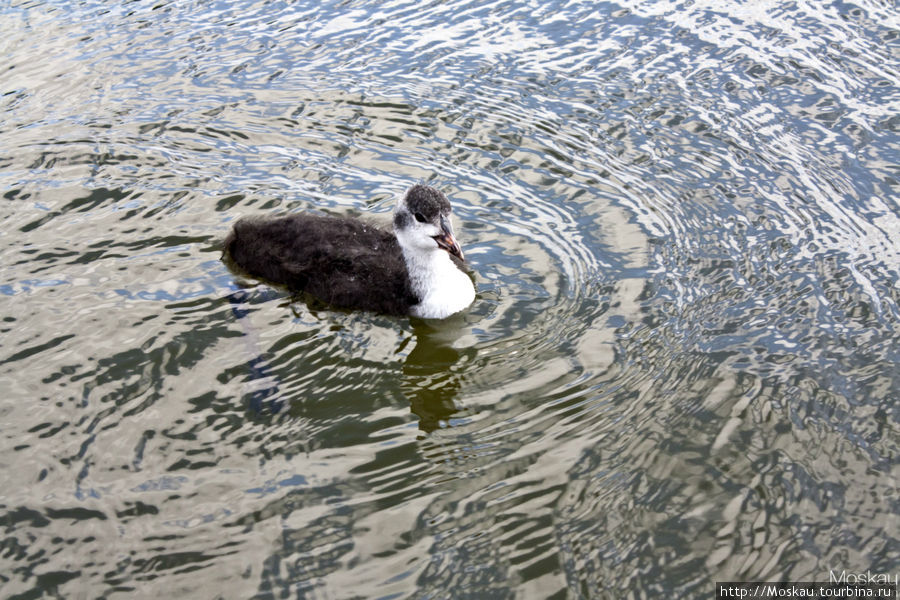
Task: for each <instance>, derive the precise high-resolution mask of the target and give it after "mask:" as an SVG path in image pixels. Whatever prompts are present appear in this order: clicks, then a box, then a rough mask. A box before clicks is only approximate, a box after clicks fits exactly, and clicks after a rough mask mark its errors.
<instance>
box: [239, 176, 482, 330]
mask: <svg viewBox="0 0 900 600" xmlns="http://www.w3.org/2000/svg"><path fill="white" fill-rule="evenodd" d="M450 212H451V206H450V201H449V200H448V198H447V196H446V195H445V194H444V193H443V192H441V191H440V190H438V189H436V188H434V187H431V186H428V185H424V184H416V185H413V186H412V187H410V188H409V189H408V190H407V191H406V193H405V194H404V195H403V196H402V197H401V198H400V199H399V200H398V202H397V204H396V207H395V209H394V213H393V227H392V230H391V231H388V230H386V229H382V228H381V227H378V226H375V225H372V224H370V223H368V222H367V221H365V220H363V219H356V218H349V217H334V216H322V215H313V214H304V213H298V214H292V215H287V216H281V217H274V218H265V217H246V218H242V219H239V220H238V221H237V222H236V223H235V224H234V226H233V228H232V230H231V232H230V233H229V235H228V237H227V238H226V239H225V243H224V250H225V255H226V257H228V258H230V261H231V262H232V263H233V264H234V265H236V266H237V267H239V268H240V270H243V271H244V272H246V273H247V274H249V275H251V276H253V277H255V278H258V279H262V280H265V281H268V282H271V283H274V284H279V285H283V286H286V287H287V288H288V289H289V290H291V291H292V292H302V293H306V294H309V295H310V296H312V297H314V298H317V299H319V300H321V301H323V302H324V303H326V304H327V305H330V306H331V307H333V308H336V309H343V310H362V311H369V312H375V313H382V314H388V315H397V316H407V315H408V316H413V317H418V318H421V319H445V318H447V317H449V316H451V315H453V314H456V313H459V312H461V311H463V310H465V309H466V308H468V307H469V306H470V305H471V304H472V302H473V301H474V300H475V286H474V284H473V282H472V278H471V277H470V276H469V274H468V273H467V271H466V269H465V265H466V263H465V258H464V256H463V252H462V249H461V248H460V245H459V242H457V240H456V236H455V235H454V233H453V225H452V224H451V221H450Z"/></svg>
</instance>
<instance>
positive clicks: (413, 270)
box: [403, 250, 475, 319]
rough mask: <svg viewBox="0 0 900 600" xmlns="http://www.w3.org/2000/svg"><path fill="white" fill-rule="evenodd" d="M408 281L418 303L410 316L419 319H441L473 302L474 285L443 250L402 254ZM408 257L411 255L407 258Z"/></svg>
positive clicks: (411, 310) (405, 252)
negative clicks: (416, 296) (407, 271)
mask: <svg viewBox="0 0 900 600" xmlns="http://www.w3.org/2000/svg"><path fill="white" fill-rule="evenodd" d="M403 254H404V258H406V267H407V269H408V270H409V276H410V281H411V283H412V288H413V290H414V291H415V292H416V295H418V296H419V298H421V301H420V302H419V303H418V304H416V305H415V306H413V307H412V308H411V309H410V313H411V314H412V315H413V316H415V317H419V318H422V319H444V318H446V317H449V316H450V315H452V314H454V313H458V312H459V311H461V310H463V309H465V308H467V307H468V306H469V305H470V304H472V302H473V301H474V300H475V286H473V285H472V280H471V279H469V276H468V275H466V274H465V273H463V272H462V271H461V270H459V268H458V267H457V266H456V265H455V264H454V263H453V261H452V260H451V259H450V255H449V254H447V253H446V252H444V251H443V250H435V251H432V252H425V253H420V252H415V253H413V252H407V251H405V250H404V252H403ZM411 255H412V256H411Z"/></svg>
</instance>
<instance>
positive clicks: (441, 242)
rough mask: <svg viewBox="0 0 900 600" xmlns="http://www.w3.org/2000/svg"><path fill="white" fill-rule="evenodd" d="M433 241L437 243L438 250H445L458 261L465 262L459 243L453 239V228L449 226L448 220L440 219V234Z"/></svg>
mask: <svg viewBox="0 0 900 600" xmlns="http://www.w3.org/2000/svg"><path fill="white" fill-rule="evenodd" d="M434 241H436V242H437V245H438V248H442V249H443V250H446V251H447V252H449V253H450V254H452V255H454V256H456V257H458V258H459V259H460V260H465V258H463V253H462V248H460V247H459V242H457V241H456V238H455V237H453V226H452V225H450V219H448V218H446V217H441V233H440V235H436V236H434Z"/></svg>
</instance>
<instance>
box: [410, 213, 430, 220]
mask: <svg viewBox="0 0 900 600" xmlns="http://www.w3.org/2000/svg"><path fill="white" fill-rule="evenodd" d="M413 216H414V217H415V218H416V221H418V222H419V223H425V222H427V221H428V219H426V218H425V215H423V214H422V213H420V212H417V213H416V214H415V215H413Z"/></svg>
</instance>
